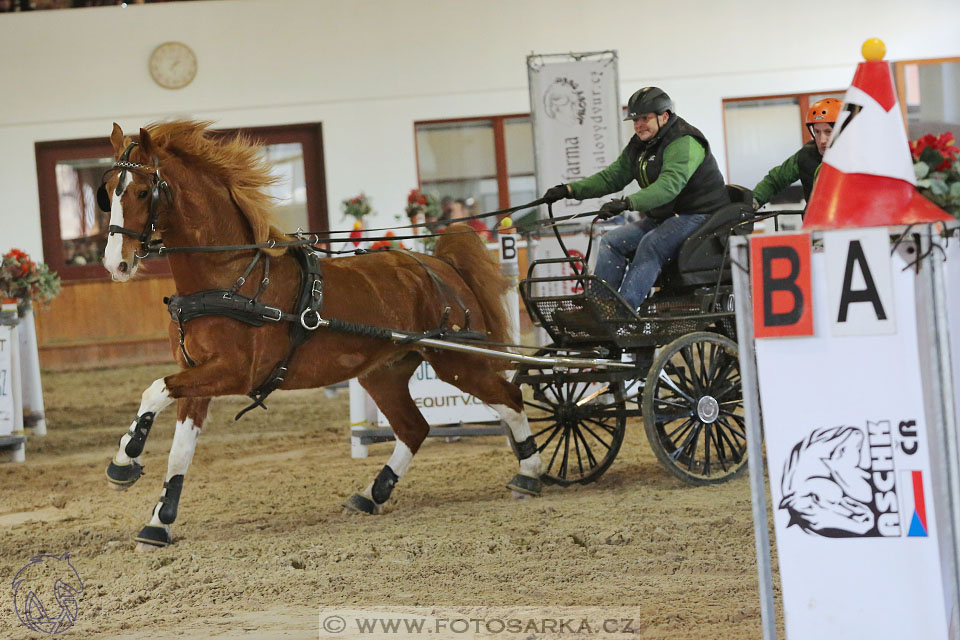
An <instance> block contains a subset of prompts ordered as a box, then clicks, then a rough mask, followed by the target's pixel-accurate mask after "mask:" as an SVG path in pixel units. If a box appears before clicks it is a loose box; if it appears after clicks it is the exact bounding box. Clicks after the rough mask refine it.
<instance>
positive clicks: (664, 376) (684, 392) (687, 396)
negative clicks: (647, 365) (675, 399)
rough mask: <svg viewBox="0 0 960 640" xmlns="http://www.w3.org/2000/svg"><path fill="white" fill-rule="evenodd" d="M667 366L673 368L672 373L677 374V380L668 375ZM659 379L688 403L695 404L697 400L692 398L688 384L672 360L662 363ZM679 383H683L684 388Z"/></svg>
mask: <svg viewBox="0 0 960 640" xmlns="http://www.w3.org/2000/svg"><path fill="white" fill-rule="evenodd" d="M667 368H670V369H673V371H674V375H676V376H677V378H678V379H677V380H675V379H673V378H671V377H670V373H669V372H668V371H667ZM659 377H660V380H661V381H662V382H663V384H665V385H666V386H667V387H668V388H669V389H671V390H672V391H673V392H674V393H676V394H677V395H678V396H680V397H681V398H683V399H684V400H686V401H687V402H689V403H690V404H693V405H695V404H697V401H696V400H694V399H693V395H692V393H693V392H692V391H691V390H690V387H689V385H688V384H687V383H686V380H684V377H683V374H681V373H680V372H679V371H677V367H676V366H674V364H673V363H672V362H667V363H666V364H665V365H663V369H662V370H661V371H660V376H659ZM680 385H683V386H684V387H685V388H684V389H681V388H680Z"/></svg>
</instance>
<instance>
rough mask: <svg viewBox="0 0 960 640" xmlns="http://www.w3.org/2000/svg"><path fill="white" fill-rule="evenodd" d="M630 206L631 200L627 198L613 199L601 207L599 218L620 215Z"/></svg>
mask: <svg viewBox="0 0 960 640" xmlns="http://www.w3.org/2000/svg"><path fill="white" fill-rule="evenodd" d="M629 208H630V202H629V201H628V200H627V199H626V198H619V199H617V200H611V201H610V202H605V203H603V206H602V207H600V211H599V213H597V218H599V219H600V220H606V219H607V218H612V217H614V216H618V215H620V214H621V213H623V212H624V211H626V210H627V209H629Z"/></svg>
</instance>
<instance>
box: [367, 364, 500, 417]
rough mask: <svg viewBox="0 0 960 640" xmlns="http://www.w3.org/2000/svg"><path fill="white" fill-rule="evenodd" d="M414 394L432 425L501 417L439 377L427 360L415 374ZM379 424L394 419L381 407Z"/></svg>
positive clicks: (413, 396)
mask: <svg viewBox="0 0 960 640" xmlns="http://www.w3.org/2000/svg"><path fill="white" fill-rule="evenodd" d="M410 396H411V397H412V398H413V401H414V403H416V405H417V408H418V409H420V412H421V413H422V414H423V417H424V418H426V420H427V423H428V424H430V425H431V426H434V425H444V424H459V423H461V422H464V423H469V422H499V420H500V414H498V413H497V412H496V411H494V410H493V409H491V408H490V407H488V406H487V405H485V404H483V403H482V402H480V401H479V400H477V399H476V398H475V397H473V396H472V395H470V394H469V393H465V392H463V391H461V390H460V389H457V388H456V387H455V386H453V385H451V384H447V383H446V382H443V381H442V380H440V379H439V378H437V374H436V372H435V371H434V370H433V367H431V366H430V364H429V363H427V362H421V363H420V366H419V367H417V370H416V371H415V372H414V373H413V376H411V378H410ZM377 425H378V426H381V427H386V426H389V425H390V421H389V420H387V417H386V416H385V415H383V412H381V411H380V410H379V409H378V410H377Z"/></svg>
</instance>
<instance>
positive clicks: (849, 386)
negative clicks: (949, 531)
mask: <svg viewBox="0 0 960 640" xmlns="http://www.w3.org/2000/svg"><path fill="white" fill-rule="evenodd" d="M884 233H885V234H886V231H885V230H884ZM834 234H836V235H835V236H834V237H832V238H831V236H832V235H834ZM871 234H872V232H871V231H867V230H859V231H853V232H848V231H840V232H833V231H828V232H824V233H823V236H824V238H825V248H826V250H825V252H823V253H814V254H813V255H812V260H811V273H812V281H813V292H812V295H813V310H814V311H813V312H814V336H813V337H787V338H783V337H780V338H762V339H761V338H758V339H757V340H756V362H757V374H758V375H757V377H758V381H759V389H760V403H761V405H762V407H763V424H764V435H765V441H766V449H767V466H768V471H769V480H770V490H771V498H772V507H773V512H774V521H775V522H774V525H775V526H774V529H775V531H776V536H777V553H778V557H779V566H780V577H781V582H782V587H783V607H784V617H785V627H786V633H787V637H788V638H790V639H791V640H800V639H811V640H823V639H824V638H871V639H872V640H880V639H885V638H890V639H894V638H897V639H900V638H925V639H928V638H945V637H947V626H948V620H947V613H946V610H947V606H948V605H947V604H946V601H947V598H948V594H947V593H946V592H945V585H944V574H943V572H944V569H943V567H942V565H941V558H940V550H939V546H938V537H939V536H941V535H943V534H942V533H941V526H940V524H941V522H940V521H938V520H937V518H938V516H941V517H945V514H938V513H937V512H936V509H935V506H934V502H933V480H932V475H931V454H930V447H929V445H928V429H929V428H932V427H933V426H934V425H928V424H927V423H926V419H925V406H924V399H923V389H922V386H921V363H920V360H919V355H918V353H919V348H918V330H917V306H916V305H917V303H916V291H915V283H916V275H915V273H914V272H913V270H911V269H907V270H904V267H905V266H906V264H907V263H906V260H905V258H904V257H903V256H901V255H900V253H895V254H894V255H893V256H892V257H891V256H890V253H889V240H888V239H885V240H884V249H885V250H884V251H882V252H881V251H873V250H871V249H869V248H867V249H864V251H863V252H862V256H863V259H862V261H861V258H860V256H859V255H858V256H857V260H856V262H857V263H858V268H859V267H860V266H861V264H862V265H865V266H866V267H868V268H869V270H870V272H871V273H872V274H873V277H874V278H875V281H876V279H877V278H878V277H879V276H878V274H890V288H889V290H888V291H886V292H884V293H881V294H880V297H881V300H883V301H884V303H885V304H886V301H887V300H892V301H895V304H893V303H891V304H889V305H888V306H885V309H886V310H887V312H888V318H889V323H888V324H886V325H883V326H884V329H883V333H880V334H878V332H877V331H874V329H875V327H876V326H877V325H876V316H875V315H874V317H873V319H872V320H871V319H870V318H869V314H866V315H864V316H863V317H862V318H859V320H858V322H856V323H853V324H854V325H855V326H856V327H859V334H858V335H848V334H845V333H844V331H842V330H841V331H840V332H837V331H836V330H835V327H836V325H837V317H838V315H837V314H838V307H837V304H838V303H839V297H837V296H836V295H834V294H835V291H836V290H835V289H834V286H833V285H832V283H833V282H834V281H835V280H836V279H837V278H839V279H840V282H841V283H842V282H843V279H844V271H845V270H846V268H847V264H848V261H847V260H846V255H847V254H848V253H849V251H848V249H849V245H850V242H851V240H853V239H857V238H859V241H860V245H861V247H870V246H872V245H871V243H872V242H874V239H873V236H872V235H871ZM834 251H837V252H839V253H838V254H837V255H839V254H844V259H842V260H841V259H840V258H838V257H836V256H834V255H831V254H832V253H833V252H834ZM828 283H831V284H830V285H828ZM863 288H865V283H863V282H861V283H860V284H854V285H853V289H854V290H858V289H863ZM881 288H882V287H881ZM858 306H860V307H870V308H871V309H873V303H872V302H862V303H858V304H853V305H851V306H850V313H853V312H854V311H853V310H854V308H855V307H858ZM891 331H895V333H891ZM851 333H855V332H851Z"/></svg>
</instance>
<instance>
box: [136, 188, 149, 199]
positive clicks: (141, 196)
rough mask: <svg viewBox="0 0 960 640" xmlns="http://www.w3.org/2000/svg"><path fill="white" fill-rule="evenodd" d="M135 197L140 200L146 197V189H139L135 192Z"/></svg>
mask: <svg viewBox="0 0 960 640" xmlns="http://www.w3.org/2000/svg"><path fill="white" fill-rule="evenodd" d="M137 197H138V198H140V199H141V200H143V199H144V198H146V197H147V190H146V189H144V190H143V191H141V192H140V193H138V194H137Z"/></svg>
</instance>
